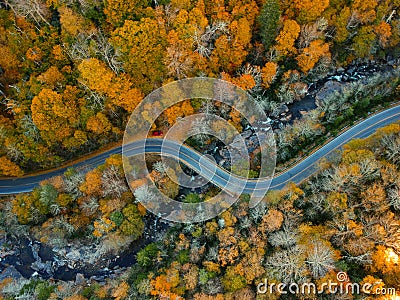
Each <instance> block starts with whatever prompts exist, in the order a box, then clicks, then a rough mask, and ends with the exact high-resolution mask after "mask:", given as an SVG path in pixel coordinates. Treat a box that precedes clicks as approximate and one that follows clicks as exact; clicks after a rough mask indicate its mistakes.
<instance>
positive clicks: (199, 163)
mask: <svg viewBox="0 0 400 300" xmlns="http://www.w3.org/2000/svg"><path fill="white" fill-rule="evenodd" d="M398 120H400V106H395V107H392V108H389V109H387V110H384V111H382V112H380V113H378V114H375V115H373V116H371V117H369V118H367V119H365V120H363V121H361V122H360V123H358V124H356V125H355V126H353V127H351V128H350V129H348V130H346V131H345V132H343V133H342V134H340V135H339V136H337V137H336V138H335V139H333V140H332V141H330V142H329V143H327V144H326V145H324V146H323V147H321V148H319V149H318V150H317V151H315V152H314V153H312V154H311V155H310V156H308V157H306V158H305V159H303V160H302V161H300V162H299V163H297V164H296V165H294V166H293V167H291V168H290V169H288V170H286V171H285V172H283V173H280V174H277V175H276V176H275V177H274V178H273V179H272V181H271V179H268V178H265V179H263V178H261V179H244V178H241V177H237V176H234V175H232V174H230V173H229V172H227V171H225V170H224V169H222V168H220V167H219V166H218V165H216V164H215V162H213V161H212V160H209V159H207V158H204V156H202V155H201V154H200V153H198V152H197V151H194V150H193V149H191V148H189V147H187V146H185V145H178V144H177V143H175V142H173V141H168V140H163V139H159V138H150V139H148V140H146V143H145V146H143V142H140V141H139V142H133V143H131V144H129V146H125V147H126V148H125V149H124V151H125V153H124V154H125V155H127V154H128V155H136V154H143V152H146V153H160V152H161V148H162V147H163V154H166V155H170V156H174V157H176V156H178V157H176V158H179V160H181V161H182V162H183V163H185V164H186V165H188V166H189V167H191V168H192V169H194V170H195V171H196V172H198V173H199V174H201V175H202V176H204V177H205V178H206V179H208V180H210V181H211V182H213V183H214V184H215V185H217V186H219V187H220V188H224V189H225V190H228V191H233V192H237V188H238V187H240V189H241V190H243V193H248V194H251V193H257V190H258V189H259V190H262V189H263V188H265V187H267V186H270V189H281V188H283V187H284V186H285V185H286V184H287V183H288V182H294V183H300V182H302V181H304V180H305V179H306V178H308V177H309V176H311V175H312V174H314V173H315V172H316V171H317V170H318V161H319V160H320V159H321V158H323V157H329V155H331V154H332V153H334V151H335V150H337V149H340V148H341V147H342V146H343V145H344V144H346V143H348V142H349V141H350V140H352V139H355V138H365V137H367V136H370V135H371V134H373V133H374V132H375V131H376V130H377V129H378V128H381V127H384V126H386V125H388V124H390V123H393V122H396V121H398ZM121 152H122V147H117V148H114V149H111V150H108V151H105V152H103V153H101V154H99V155H97V156H94V157H91V158H88V159H86V160H84V161H82V162H77V163H76V164H73V165H72V167H74V168H76V169H79V170H82V171H87V170H90V169H92V168H94V167H96V166H98V165H100V164H103V163H104V161H105V160H106V159H107V158H108V157H109V156H110V155H112V154H120V153H121ZM177 153H178V154H177ZM69 167H71V166H68V167H64V168H60V169H57V170H53V171H49V172H46V173H42V174H39V175H32V176H24V177H21V178H13V179H1V180H0V195H9V194H18V193H23V192H29V191H31V190H32V189H33V188H34V187H35V186H37V185H39V183H40V182H41V181H43V180H45V179H48V178H50V177H53V176H57V175H61V174H63V173H64V172H65V171H66V170H67V169H68V168H69Z"/></svg>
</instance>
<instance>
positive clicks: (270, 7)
mask: <svg viewBox="0 0 400 300" xmlns="http://www.w3.org/2000/svg"><path fill="white" fill-rule="evenodd" d="M280 16H281V12H280V9H279V2H278V1H277V0H267V1H266V2H265V3H264V5H263V7H262V9H261V13H260V15H259V17H258V23H259V26H260V35H261V41H262V43H263V45H264V48H265V50H268V49H269V48H270V47H271V46H272V43H273V42H274V40H275V38H276V35H277V34H278V26H279V18H280Z"/></svg>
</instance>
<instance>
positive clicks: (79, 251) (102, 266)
mask: <svg viewBox="0 0 400 300" xmlns="http://www.w3.org/2000/svg"><path fill="white" fill-rule="evenodd" d="M145 223H146V225H145V232H144V234H143V236H142V237H141V238H139V239H138V240H137V241H133V242H132V243H131V244H130V245H128V246H127V247H126V249H123V250H121V252H119V253H118V254H117V255H113V254H112V253H110V252H107V251H104V253H103V249H101V247H102V246H101V243H93V244H89V245H84V244H81V243H78V242H76V243H70V244H68V245H67V246H65V247H60V248H57V247H53V248H52V247H49V246H48V245H46V244H43V243H40V242H38V241H32V240H30V239H29V238H27V237H24V238H19V239H16V238H9V239H8V240H5V239H4V238H3V239H1V240H0V272H1V274H0V281H1V280H2V279H4V278H7V277H12V278H15V279H18V278H21V277H24V278H32V277H41V278H46V279H48V278H52V279H56V280H57V279H58V280H63V281H77V283H79V284H81V283H83V282H84V281H86V280H95V281H97V282H102V281H104V280H105V279H106V278H113V277H115V276H118V275H119V274H120V273H121V272H123V271H124V270H126V268H127V267H129V266H131V265H133V264H134V263H135V261H136V253H137V252H138V251H139V250H140V249H142V248H143V247H144V246H146V245H147V244H149V243H151V242H153V241H155V240H156V236H158V235H162V234H164V233H165V232H166V230H167V229H168V227H169V224H168V223H166V222H165V221H163V220H160V219H157V218H156V217H155V216H154V215H152V214H149V215H148V217H146V220H145ZM97 254H98V255H97ZM94 258H95V259H94Z"/></svg>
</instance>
